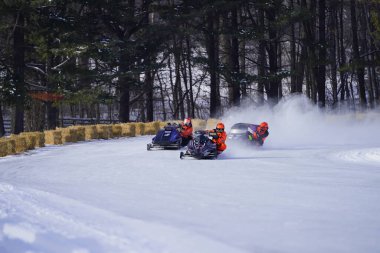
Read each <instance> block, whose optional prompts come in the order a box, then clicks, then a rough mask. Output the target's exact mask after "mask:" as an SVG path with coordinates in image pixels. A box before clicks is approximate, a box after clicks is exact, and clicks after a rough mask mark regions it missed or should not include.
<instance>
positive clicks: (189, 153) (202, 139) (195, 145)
mask: <svg viewBox="0 0 380 253" xmlns="http://www.w3.org/2000/svg"><path fill="white" fill-rule="evenodd" d="M212 138H217V135H216V133H208V132H206V131H203V130H198V131H195V133H194V138H193V139H192V140H190V142H189V144H188V145H187V150H186V151H185V152H181V153H180V155H179V157H180V158H181V159H183V158H185V157H193V158H195V159H216V158H217V157H218V152H217V150H216V144H215V143H214V142H213V141H212Z"/></svg>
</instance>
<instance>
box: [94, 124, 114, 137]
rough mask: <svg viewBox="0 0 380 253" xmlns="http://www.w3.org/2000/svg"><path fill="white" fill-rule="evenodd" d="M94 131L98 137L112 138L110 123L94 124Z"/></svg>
mask: <svg viewBox="0 0 380 253" xmlns="http://www.w3.org/2000/svg"><path fill="white" fill-rule="evenodd" d="M96 131H97V133H98V138H99V139H105V140H107V139H109V138H112V126H110V125H96Z"/></svg>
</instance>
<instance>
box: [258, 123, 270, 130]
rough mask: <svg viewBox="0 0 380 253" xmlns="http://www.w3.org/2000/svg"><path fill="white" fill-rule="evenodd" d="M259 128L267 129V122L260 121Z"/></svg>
mask: <svg viewBox="0 0 380 253" xmlns="http://www.w3.org/2000/svg"><path fill="white" fill-rule="evenodd" d="M260 128H265V129H267V130H268V129H269V127H268V123H266V122H261V123H260Z"/></svg>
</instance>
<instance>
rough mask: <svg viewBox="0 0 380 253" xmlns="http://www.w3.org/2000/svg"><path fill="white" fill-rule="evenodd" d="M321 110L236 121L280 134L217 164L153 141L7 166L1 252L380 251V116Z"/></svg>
mask: <svg viewBox="0 0 380 253" xmlns="http://www.w3.org/2000/svg"><path fill="white" fill-rule="evenodd" d="M313 108H314V107H312V106H309V105H308V104H307V102H305V101H304V100H302V99H301V100H300V99H295V100H290V101H287V102H285V103H284V104H282V105H279V107H277V108H275V109H273V110H268V109H265V108H262V110H257V109H256V111H254V110H253V109H250V108H249V107H247V108H246V110H240V112H234V111H233V110H232V111H231V112H230V114H226V115H225V116H224V117H223V119H224V122H225V123H226V126H227V127H230V126H231V125H232V124H233V123H236V122H252V123H259V122H260V121H263V120H265V121H267V122H268V123H269V128H270V135H269V137H268V139H267V141H266V143H265V145H264V146H263V147H261V148H254V147H250V148H247V147H241V146H237V145H236V144H235V145H234V144H233V143H227V145H228V149H227V151H226V152H225V153H223V154H222V155H221V156H220V157H219V158H218V160H212V161H198V160H180V159H179V151H178V150H175V151H147V150H146V144H147V143H148V142H149V141H150V139H151V137H152V136H144V137H135V138H121V139H114V140H107V141H91V142H83V143H76V144H69V145H64V146H49V147H45V148H40V149H37V150H34V151H30V152H28V153H26V154H23V155H17V156H11V157H6V158H1V159H0V252H2V253H8V252H12V253H13V252H17V253H18V252H23V253H24V252H28V253H32V252H33V253H37V252H38V253H42V252H45V253H52V252H54V253H60V252H68V253H94V252H109V253H118V252H123V253H132V252H133V253H161V252H162V253H163V252H165V253H194V252H197V253H202V252H205V253H224V252H225V253H235V252H246V253H248V252H249V253H252V252H253V253H255V252H258V253H279V252H289V253H294V252H300V253H307V252H315V253H320V252H352V253H356V252H373V253H375V252H376V253H377V252H380V240H379V238H380V215H379V214H380V133H379V131H380V124H379V120H378V119H379V117H378V115H377V116H374V115H371V114H365V115H362V116H361V117H360V119H358V118H357V116H355V117H353V116H350V115H349V114H347V115H346V116H345V117H341V116H334V115H331V114H329V116H326V115H327V113H322V112H320V111H318V110H315V109H313Z"/></svg>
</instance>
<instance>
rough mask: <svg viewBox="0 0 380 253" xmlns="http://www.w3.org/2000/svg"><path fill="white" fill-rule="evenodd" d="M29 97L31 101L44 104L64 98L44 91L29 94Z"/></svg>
mask: <svg viewBox="0 0 380 253" xmlns="http://www.w3.org/2000/svg"><path fill="white" fill-rule="evenodd" d="M29 95H30V96H31V97H32V98H33V99H37V100H41V101H44V102H57V101H59V100H62V99H63V98H64V96H63V95H61V94H58V93H51V92H46V91H38V92H30V93H29Z"/></svg>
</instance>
